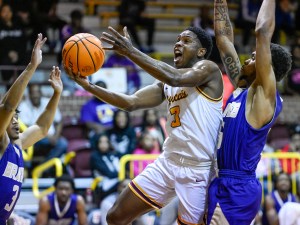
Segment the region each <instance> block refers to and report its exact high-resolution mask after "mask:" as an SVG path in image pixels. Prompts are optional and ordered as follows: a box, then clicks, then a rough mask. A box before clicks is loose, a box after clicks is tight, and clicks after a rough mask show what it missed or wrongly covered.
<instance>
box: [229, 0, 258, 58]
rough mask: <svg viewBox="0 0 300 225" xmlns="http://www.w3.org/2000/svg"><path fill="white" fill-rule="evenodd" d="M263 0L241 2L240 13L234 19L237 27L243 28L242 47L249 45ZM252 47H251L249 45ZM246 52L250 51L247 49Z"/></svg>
mask: <svg viewBox="0 0 300 225" xmlns="http://www.w3.org/2000/svg"><path fill="white" fill-rule="evenodd" d="M261 3H262V0H241V1H240V3H239V9H238V15H237V18H236V19H235V21H234V24H235V26H236V27H237V28H240V29H242V46H240V47H242V48H245V47H249V41H250V38H251V36H253V35H252V33H251V32H253V31H254V28H255V24H256V17H257V15H258V11H259V9H260V6H261ZM249 48H250V47H249ZM245 52H248V51H247V49H246V50H245Z"/></svg>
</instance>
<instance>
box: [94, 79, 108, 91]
mask: <svg viewBox="0 0 300 225" xmlns="http://www.w3.org/2000/svg"><path fill="white" fill-rule="evenodd" d="M95 85H97V86H99V87H102V88H105V89H106V88H107V85H106V83H105V82H104V81H102V80H98V81H96V83H95Z"/></svg>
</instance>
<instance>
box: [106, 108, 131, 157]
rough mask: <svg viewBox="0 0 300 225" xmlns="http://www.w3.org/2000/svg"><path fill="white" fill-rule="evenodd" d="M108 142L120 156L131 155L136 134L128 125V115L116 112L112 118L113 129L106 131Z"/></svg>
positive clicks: (124, 112) (120, 111)
mask: <svg viewBox="0 0 300 225" xmlns="http://www.w3.org/2000/svg"><path fill="white" fill-rule="evenodd" d="M107 134H108V137H109V140H110V142H111V144H112V146H113V147H114V149H115V151H117V152H119V153H120V154H121V155H122V156H123V155H126V154H131V153H132V152H133V150H134V149H135V147H136V134H135V131H134V129H133V128H132V127H131V125H130V117H129V113H128V112H126V111H123V110H120V109H119V110H117V111H115V113H114V117H113V127H112V128H111V129H109V130H107Z"/></svg>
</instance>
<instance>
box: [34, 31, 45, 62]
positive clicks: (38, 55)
mask: <svg viewBox="0 0 300 225" xmlns="http://www.w3.org/2000/svg"><path fill="white" fill-rule="evenodd" d="M46 40H47V38H46V37H45V38H43V35H42V34H41V33H40V34H38V37H37V39H36V41H35V44H34V47H33V50H32V54H31V61H30V62H31V64H33V65H34V66H38V65H39V64H40V63H41V62H42V50H41V49H42V47H43V45H44V44H45V42H46Z"/></svg>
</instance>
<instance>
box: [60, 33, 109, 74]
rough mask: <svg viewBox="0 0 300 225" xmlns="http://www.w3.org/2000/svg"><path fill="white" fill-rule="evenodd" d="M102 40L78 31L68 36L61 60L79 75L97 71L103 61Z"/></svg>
mask: <svg viewBox="0 0 300 225" xmlns="http://www.w3.org/2000/svg"><path fill="white" fill-rule="evenodd" d="M104 59H105V51H104V49H103V48H102V42H101V41H100V40H99V39H98V38H97V37H96V36H94V35H92V34H88V33H78V34H75V35H73V36H72V37H70V38H69V39H68V40H67V41H66V43H65V44H64V47H63V49H62V60H63V63H64V64H65V65H66V67H67V68H71V69H72V72H73V73H75V74H77V73H78V71H79V72H80V75H81V76H89V75H91V74H93V73H95V72H97V71H98V70H99V69H100V68H101V66H102V65H103V63H104Z"/></svg>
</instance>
